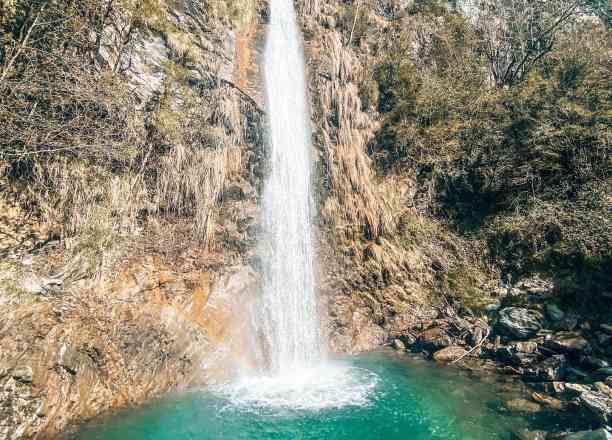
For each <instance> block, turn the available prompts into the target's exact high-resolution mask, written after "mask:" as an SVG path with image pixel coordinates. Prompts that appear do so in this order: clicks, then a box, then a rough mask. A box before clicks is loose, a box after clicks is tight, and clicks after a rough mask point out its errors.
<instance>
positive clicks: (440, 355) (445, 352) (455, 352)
mask: <svg viewBox="0 0 612 440" xmlns="http://www.w3.org/2000/svg"><path fill="white" fill-rule="evenodd" d="M466 353H467V351H465V350H464V349H463V348H461V347H458V346H456V345H451V346H450V347H446V348H443V349H442V350H439V351H436V352H435V353H434V355H433V358H434V359H435V360H436V361H438V362H452V361H455V360H457V359H459V358H460V357H462V356H465V354H466Z"/></svg>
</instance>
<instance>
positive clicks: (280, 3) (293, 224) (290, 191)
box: [262, 0, 323, 373]
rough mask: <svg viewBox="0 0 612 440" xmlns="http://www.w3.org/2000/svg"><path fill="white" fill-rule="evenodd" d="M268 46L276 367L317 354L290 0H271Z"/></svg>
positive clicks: (266, 307) (296, 42)
mask: <svg viewBox="0 0 612 440" xmlns="http://www.w3.org/2000/svg"><path fill="white" fill-rule="evenodd" d="M270 7H271V10H270V13H271V14H270V17H271V18H270V25H269V30H268V36H267V44H266V51H265V89H266V97H267V108H268V121H269V126H270V133H269V138H270V141H269V145H270V166H271V171H270V175H269V177H268V180H267V182H266V188H265V193H264V202H263V212H264V222H263V223H264V234H263V238H262V258H263V261H264V268H265V276H264V295H263V302H264V304H263V315H264V316H263V317H262V318H263V326H264V333H265V339H266V347H267V355H268V364H269V368H270V369H271V370H272V371H273V372H275V373H282V372H289V371H291V370H292V369H294V368H299V367H305V366H309V365H312V364H314V363H316V362H317V361H318V360H320V358H321V355H322V349H323V348H322V345H323V344H322V343H321V336H320V330H319V318H318V313H317V302H316V295H315V290H314V280H313V246H312V234H311V229H312V228H311V213H310V206H311V166H312V163H311V162H312V161H311V132H310V123H309V110H308V101H307V98H306V75H305V67H304V54H303V49H302V45H301V38H300V34H299V33H298V27H297V23H296V14H295V10H294V7H293V1H292V0H272V1H271V5H270Z"/></svg>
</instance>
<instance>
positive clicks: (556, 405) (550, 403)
mask: <svg viewBox="0 0 612 440" xmlns="http://www.w3.org/2000/svg"><path fill="white" fill-rule="evenodd" d="M531 398H532V399H533V401H534V402H538V403H540V404H542V405H544V406H547V407H549V408H551V409H554V410H555V411H562V410H563V409H565V407H566V404H565V403H564V402H562V401H561V400H559V399H556V398H554V397H551V396H547V395H544V394H539V393H533V394H532V395H531Z"/></svg>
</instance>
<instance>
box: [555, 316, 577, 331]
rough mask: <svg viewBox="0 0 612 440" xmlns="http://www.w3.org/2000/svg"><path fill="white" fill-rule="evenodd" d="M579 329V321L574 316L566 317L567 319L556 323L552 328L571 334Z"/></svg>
mask: <svg viewBox="0 0 612 440" xmlns="http://www.w3.org/2000/svg"><path fill="white" fill-rule="evenodd" d="M576 327H578V319H577V318H576V317H574V316H566V317H565V318H563V319H561V320H559V321H557V322H554V323H553V324H552V326H551V328H552V329H553V330H557V331H567V332H571V331H573V330H575V329H576Z"/></svg>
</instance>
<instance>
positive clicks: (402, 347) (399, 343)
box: [393, 339, 406, 351]
mask: <svg viewBox="0 0 612 440" xmlns="http://www.w3.org/2000/svg"><path fill="white" fill-rule="evenodd" d="M393 348H395V349H396V350H397V351H405V350H406V346H405V345H404V343H403V342H402V341H400V340H399V339H395V340H393Z"/></svg>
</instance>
